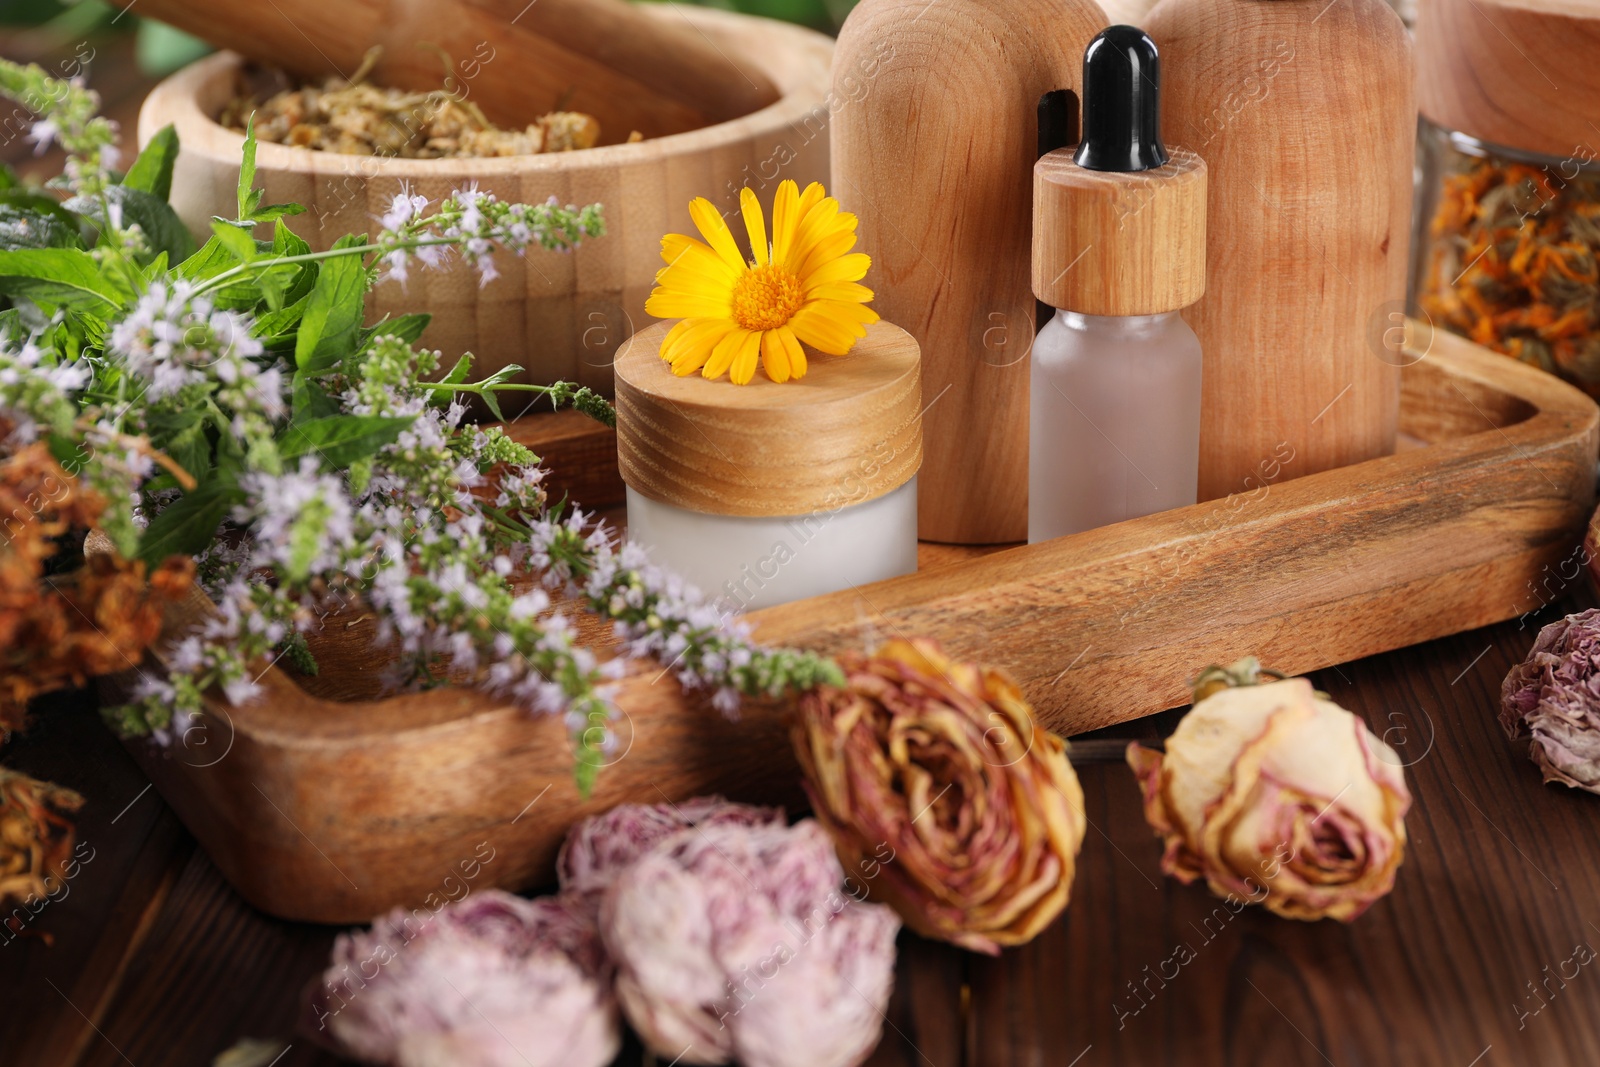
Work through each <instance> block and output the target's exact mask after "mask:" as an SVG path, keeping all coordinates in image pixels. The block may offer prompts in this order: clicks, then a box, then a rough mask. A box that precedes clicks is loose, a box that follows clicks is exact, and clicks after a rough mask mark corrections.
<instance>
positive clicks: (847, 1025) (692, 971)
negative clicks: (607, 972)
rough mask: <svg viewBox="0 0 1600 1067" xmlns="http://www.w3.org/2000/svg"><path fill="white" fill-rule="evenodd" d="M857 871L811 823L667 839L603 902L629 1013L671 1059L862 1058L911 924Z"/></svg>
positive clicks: (704, 829) (825, 1062)
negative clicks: (900, 938) (856, 886)
mask: <svg viewBox="0 0 1600 1067" xmlns="http://www.w3.org/2000/svg"><path fill="white" fill-rule="evenodd" d="M843 881H844V872H843V871H842V870H841V869H840V867H839V861H838V859H837V858H836V857H835V856H834V852H833V845H832V843H831V842H830V841H829V840H828V835H827V834H826V833H825V832H824V831H823V829H822V828H821V827H820V826H818V825H817V824H816V823H815V822H813V821H811V820H806V821H804V822H801V823H798V824H796V825H795V826H792V827H786V826H783V825H781V824H771V823H764V824H757V825H751V826H745V825H738V824H732V823H723V824H720V825H704V826H697V827H694V828H692V829H689V830H684V831H681V832H679V833H677V834H675V835H673V836H672V837H670V838H667V839H666V840H664V841H661V842H660V843H659V844H657V845H656V846H655V848H653V849H652V850H651V851H649V852H648V853H646V854H645V855H644V856H642V857H641V858H639V859H638V860H637V861H636V862H634V863H633V864H632V865H631V866H628V867H627V868H626V869H625V870H623V871H622V872H621V873H620V874H619V875H618V876H617V878H616V880H615V881H614V882H613V884H612V885H611V887H610V888H609V889H608V890H607V891H606V894H605V897H604V901H603V903H602V905H601V912H600V916H601V917H600V928H601V932H602V934H603V935H604V938H605V943H606V947H607V948H608V949H609V950H610V952H611V955H612V958H613V959H614V960H615V961H616V967H617V981H616V990H617V998H618V1000H620V1001H621V1003H622V1008H623V1011H624V1012H625V1013H626V1014H627V1017H628V1021H629V1022H630V1023H632V1024H633V1027H634V1029H635V1030H637V1031H638V1032H639V1035H640V1036H641V1037H642V1038H643V1040H644V1042H645V1044H647V1045H648V1046H649V1047H650V1048H651V1049H652V1050H654V1052H655V1053H656V1054H657V1055H658V1056H659V1057H661V1058H662V1060H663V1062H667V1061H671V1062H676V1063H685V1064H688V1063H696V1064H721V1063H729V1062H731V1061H735V1060H737V1061H738V1062H739V1063H740V1064H742V1065H743V1067H853V1065H855V1064H858V1063H860V1062H861V1061H862V1060H864V1059H865V1058H866V1057H867V1055H868V1054H869V1053H870V1052H871V1051H872V1049H873V1047H874V1046H875V1045H876V1044H877V1043H878V1037H879V1035H880V1033H881V1030H882V1026H883V1018H884V1016H883V1011H884V1008H885V1006H886V1005H887V1004H888V1001H889V991H890V987H891V985H892V983H893V979H894V959H895V952H894V939H895V934H896V933H897V931H898V930H899V928H900V922H899V920H898V919H896V918H895V916H894V913H893V912H892V911H890V910H889V909H888V908H886V907H883V906H882V905H877V904H863V903H860V902H859V901H856V900H854V899H853V898H851V897H850V896H848V895H847V894H845V893H844V892H843V891H842V890H841V885H842V883H843Z"/></svg>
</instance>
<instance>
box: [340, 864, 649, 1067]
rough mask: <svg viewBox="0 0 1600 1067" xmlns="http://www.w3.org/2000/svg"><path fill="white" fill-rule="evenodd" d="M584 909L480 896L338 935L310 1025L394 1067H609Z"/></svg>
mask: <svg viewBox="0 0 1600 1067" xmlns="http://www.w3.org/2000/svg"><path fill="white" fill-rule="evenodd" d="M610 980H611V975H610V966H609V964H608V962H607V960H606V956H605V952H604V950H603V949H602V948H601V945H600V941H599V938H598V937H597V935H596V933H595V929H594V925H593V921H592V919H591V918H590V917H589V915H588V912H587V909H583V908H581V907H576V906H574V905H573V903H572V902H569V901H567V900H565V899H564V898H561V897H541V898H540V899H538V900H525V899H523V898H522V897H517V896H513V895H512V894H510V893H504V892H500V891H499V890H492V889H490V890H482V891H480V892H476V893H473V894H472V895H471V896H469V897H466V898H464V899H463V900H461V901H459V902H457V903H452V904H447V905H445V906H444V907H443V908H441V909H440V910H439V911H438V912H437V913H436V914H434V913H430V912H428V911H426V910H425V909H420V908H419V909H416V910H415V911H410V912H408V911H406V909H404V908H396V909H395V910H394V911H392V912H390V913H389V914H388V915H386V916H383V917H380V918H379V919H377V920H375V921H374V922H373V924H372V929H371V930H370V931H365V932H360V931H358V932H355V933H350V934H343V935H340V937H339V939H338V941H336V942H335V943H334V947H333V958H332V960H331V962H330V964H329V966H328V969H327V970H326V971H325V972H324V974H323V978H322V983H321V985H320V986H319V987H317V989H316V990H315V991H314V992H313V994H312V1001H311V1010H312V1014H313V1018H314V1025H315V1026H316V1028H318V1029H319V1030H326V1031H327V1032H329V1033H331V1034H332V1035H333V1037H334V1038H335V1039H336V1040H337V1041H338V1042H339V1044H340V1045H341V1046H342V1047H343V1048H344V1050H345V1051H346V1052H348V1053H349V1054H350V1055H352V1056H355V1057H357V1058H359V1059H361V1060H363V1061H365V1062H368V1063H381V1064H390V1065H393V1067H462V1065H465V1064H471V1065H473V1067H604V1065H605V1064H608V1063H610V1062H611V1061H612V1059H613V1058H614V1057H615V1056H616V1054H617V1049H618V1047H619V1045H620V1043H621V1033H620V1027H619V1024H618V1021H617V1009H616V1002H615V1001H614V1000H613V999H612V994H611V987H610Z"/></svg>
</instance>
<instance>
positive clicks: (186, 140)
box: [139, 4, 833, 414]
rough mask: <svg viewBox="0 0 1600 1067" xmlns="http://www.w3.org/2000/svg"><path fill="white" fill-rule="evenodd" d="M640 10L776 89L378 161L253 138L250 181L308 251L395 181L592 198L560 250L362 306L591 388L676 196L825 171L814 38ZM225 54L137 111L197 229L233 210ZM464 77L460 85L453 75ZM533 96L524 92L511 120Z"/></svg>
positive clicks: (383, 198)
mask: <svg viewBox="0 0 1600 1067" xmlns="http://www.w3.org/2000/svg"><path fill="white" fill-rule="evenodd" d="M647 10H649V11H650V12H651V13H652V14H653V15H655V16H656V17H658V18H664V19H679V18H688V19H689V20H690V21H691V22H693V23H694V25H695V26H696V27H697V28H698V29H700V30H701V31H703V32H704V33H705V34H706V35H707V36H708V37H710V38H711V39H712V41H713V42H714V43H715V44H716V45H717V47H718V48H719V49H720V50H721V51H722V52H723V53H724V54H726V55H727V56H729V57H730V60H731V61H735V62H738V63H740V64H746V65H748V66H750V67H751V68H753V69H755V70H759V71H760V72H761V73H763V74H765V75H766V76H767V77H768V78H770V79H771V81H772V82H773V84H774V85H776V86H777V88H778V91H779V93H780V96H779V99H778V100H777V102H775V103H773V104H771V105H770V106H768V107H764V108H762V109H761V110H759V111H756V112H754V113H752V114H749V115H745V116H744V117H742V118H738V119H734V120H732V121H730V122H723V123H718V124H717V125H715V126H708V127H706V128H704V129H699V130H691V131H689V132H687V133H680V134H674V135H671V136H667V137H660V138H656V139H655V140H648V141H641V142H639V143H636V144H609V145H603V146H601V147H598V148H592V149H589V150H587V151H581V152H565V153H552V154H550V155H538V156H520V157H509V158H502V159H399V158H380V157H375V156H351V155H340V154H337V153H331V152H315V151H310V150H307V149H301V148H290V147H288V146H285V145H279V144H262V145H260V146H259V148H258V149H257V153H256V175H257V183H258V184H259V185H260V186H262V187H264V188H265V190H266V202H267V203H288V202H292V203H297V204H303V205H305V207H306V213H305V214H303V215H298V216H295V217H293V218H290V219H289V220H288V223H289V226H290V227H291V228H292V229H293V230H294V231H295V232H296V233H298V234H299V235H300V236H301V237H303V238H305V240H306V241H308V242H310V244H311V247H312V248H313V249H315V250H322V249H326V248H329V247H331V246H332V244H333V242H334V241H335V240H336V239H337V238H338V237H340V236H342V235H344V234H346V233H368V234H376V233H377V228H378V222H377V220H378V218H379V216H381V215H382V214H383V213H384V212H385V211H386V210H388V207H389V203H390V201H391V200H392V199H393V197H394V195H395V194H396V193H397V192H399V191H400V188H401V186H402V184H407V185H409V187H410V188H411V189H412V190H413V191H415V192H419V193H421V194H422V195H424V196H426V197H428V198H429V199H430V200H435V201H437V200H438V199H440V198H441V197H445V196H448V195H450V193H451V191H452V190H454V189H457V188H460V187H462V186H464V185H466V184H468V183H470V182H477V183H478V187H479V188H480V189H483V190H485V191H487V192H491V193H494V194H495V195H496V196H497V197H500V198H501V199H502V200H520V201H526V202H529V203H539V202H541V201H544V200H546V199H548V198H549V197H551V196H555V197H556V198H557V199H558V200H560V201H561V202H562V203H568V204H589V203H594V202H596V201H598V202H600V203H602V204H604V205H605V215H606V225H607V234H606V236H605V237H604V238H601V239H600V240H596V241H590V242H586V243H585V244H584V246H583V247H582V248H580V249H579V250H578V251H577V252H575V253H573V254H571V255H565V254H560V253H555V252H545V251H543V250H542V249H535V250H533V251H530V252H529V253H527V256H526V258H525V259H521V258H518V257H515V256H511V255H509V254H502V255H501V256H500V257H499V259H498V261H497V266H498V267H499V269H500V272H501V277H500V278H499V279H497V280H496V281H493V282H491V283H489V284H488V285H487V286H482V287H480V286H479V284H478V277H477V273H476V272H475V271H473V270H472V269H470V268H468V267H465V266H463V265H461V264H460V263H457V264H455V265H454V266H452V267H450V268H447V269H445V270H443V271H436V272H422V271H414V272H413V273H412V275H411V278H410V280H409V281H408V282H407V283H406V285H405V286H404V287H403V288H402V286H401V285H399V284H398V283H395V282H385V283H383V284H380V285H379V286H378V287H377V289H376V290H375V291H374V293H373V295H372V296H371V297H370V298H369V305H368V308H367V310H368V312H369V313H370V314H371V315H374V316H377V315H383V314H390V315H398V314H402V313H404V312H407V311H418V310H425V311H428V312H431V313H432V314H433V324H432V325H431V326H430V327H429V328H428V332H427V333H426V334H425V335H424V337H423V342H424V343H425V344H427V345H428V347H430V348H438V349H441V350H443V352H444V353H445V355H446V356H447V357H449V358H450V359H453V358H454V357H455V356H457V355H459V354H460V353H462V352H472V353H474V354H475V355H476V356H477V357H478V359H477V365H476V370H477V371H478V372H484V371H487V370H492V369H496V368H499V367H503V366H505V365H507V364H509V363H518V364H521V365H522V366H524V367H526V368H528V372H529V380H531V381H534V382H539V383H549V382H553V381H556V380H558V379H566V380H568V381H578V382H581V383H583V384H585V385H589V386H591V387H594V388H597V389H601V390H603V391H604V392H606V393H607V394H609V393H610V392H611V380H612V375H611V361H612V358H613V356H614V354H615V353H616V351H617V349H618V348H619V347H620V346H621V344H622V342H624V341H626V340H627V339H628V337H630V336H631V335H632V333H633V331H634V328H635V327H636V326H637V327H639V328H643V327H644V326H646V325H648V324H649V323H650V322H651V321H652V320H651V319H650V318H649V317H648V316H646V315H645V313H644V301H645V298H646V297H647V296H648V295H649V293H650V289H651V286H652V285H653V284H654V281H655V273H656V270H657V269H658V268H660V266H661V246H660V241H661V236H662V235H663V234H665V233H669V232H678V233H693V232H694V231H693V229H692V228H691V227H692V223H691V222H690V220H689V201H690V200H691V199H692V198H694V197H696V196H704V197H707V198H709V199H710V200H711V201H712V202H713V203H716V204H718V205H719V207H721V208H722V209H723V210H724V211H733V212H737V210H738V202H739V200H738V194H739V189H740V187H741V186H744V185H747V184H748V185H749V186H750V187H751V188H753V189H754V190H755V191H756V192H757V193H758V194H760V195H761V197H762V199H763V200H770V199H771V196H772V194H773V191H774V190H775V189H776V187H777V183H778V182H779V181H782V180H783V179H785V178H793V179H794V180H795V181H797V182H799V183H800V184H801V186H802V187H803V186H804V185H805V184H806V183H807V182H812V181H826V180H827V177H828V124H829V119H830V110H829V104H828V102H827V99H826V98H827V94H828V87H829V74H828V68H829V64H830V62H831V61H832V56H833V42H832V40H831V39H829V38H828V37H826V36H824V35H822V34H819V33H815V32H813V31H811V30H806V29H801V28H799V27H796V26H791V25H788V24H786V23H781V22H774V21H772V20H769V19H761V18H753V17H750V16H746V15H736V14H730V13H727V12H721V11H713V10H706V9H703V8H690V7H685V6H682V5H678V4H672V5H660V6H659V7H658V6H656V5H649V6H648V7H647ZM513 61H514V60H513V58H512V57H509V56H502V57H500V62H507V63H508V62H513ZM242 62H243V61H242V60H241V59H240V57H239V56H237V55H235V54H233V53H231V52H222V53H218V54H216V55H213V56H209V57H207V58H205V59H202V60H200V61H199V62H197V63H194V64H192V65H191V66H189V67H186V68H184V69H183V70H181V71H179V72H178V73H176V74H174V75H172V76H171V77H170V78H168V79H166V80H165V81H163V82H162V83H161V84H160V85H158V86H157V87H156V88H155V90H154V91H153V92H152V93H151V94H150V95H149V97H148V98H147V99H146V100H145V103H144V107H143V108H142V109H141V111H140V112H139V141H140V143H141V144H143V143H144V142H146V141H148V140H149V138H150V137H151V136H153V135H154V134H155V133H156V131H157V130H159V129H161V128H162V127H163V126H165V125H167V124H168V123H172V124H173V125H175V126H176V127H177V131H178V138H179V142H180V146H181V147H180V151H179V154H178V163H177V169H176V171H175V173H174V175H173V183H172V204H173V207H174V208H175V209H176V210H177V212H178V214H179V215H180V216H181V217H182V218H183V220H184V222H185V223H186V224H187V225H188V226H189V228H190V229H191V230H192V231H194V233H195V234H196V235H197V236H199V237H201V238H202V239H203V238H204V237H206V236H209V234H210V225H211V219H212V217H213V216H218V215H220V216H222V217H224V218H232V217H233V216H234V215H235V214H236V213H237V208H236V205H235V198H236V189H237V185H238V174H239V153H240V148H241V146H242V145H243V143H244V137H243V135H242V134H239V133H235V132H234V131H232V130H229V129H226V128H224V127H222V126H220V125H218V124H217V123H216V121H215V117H216V116H217V115H218V114H219V113H220V112H221V111H222V108H223V106H224V105H225V104H226V103H227V101H228V99H229V98H230V97H231V95H232V94H233V92H234V83H235V74H236V72H237V70H238V69H239V66H240V64H241V63H242ZM466 91H467V93H468V99H471V89H470V82H468V83H467V90H466ZM547 107H548V104H547V103H546V102H543V101H538V102H534V101H530V103H529V110H528V115H527V119H528V120H532V119H533V118H535V117H536V116H537V115H538V114H539V113H540V112H542V111H544V110H546V109H547ZM628 132H629V131H628V130H605V131H602V137H603V138H604V139H607V140H612V139H615V140H622V139H624V138H626V136H627V135H628ZM265 233H266V230H265V229H263V230H262V235H265ZM446 365H447V366H448V365H449V364H448V363H447V364H446ZM508 414H509V412H508Z"/></svg>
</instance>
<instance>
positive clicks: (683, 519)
mask: <svg viewBox="0 0 1600 1067" xmlns="http://www.w3.org/2000/svg"><path fill="white" fill-rule="evenodd" d="M628 536H629V537H631V538H633V539H634V540H636V541H638V542H639V543H640V544H644V545H649V546H650V548H651V556H652V557H653V558H654V559H656V560H658V561H660V562H662V563H666V564H669V565H670V566H671V567H672V568H673V569H675V570H676V571H677V572H678V573H679V574H681V575H683V577H685V578H687V579H688V580H689V581H690V582H693V583H694V584H695V585H696V586H698V587H699V588H700V589H702V590H704V591H705V592H707V593H710V594H711V595H712V596H715V597H716V598H717V600H718V602H719V603H720V604H721V605H722V606H723V607H724V608H727V609H733V610H739V611H748V610H754V609H756V608H765V607H771V606H772V605H773V604H785V603H788V602H789V601H791V600H803V599H805V598H806V597H809V596H821V595H822V594H823V593H832V592H836V591H837V590H840V589H849V588H851V587H852V586H858V585H865V584H867V583H868V582H876V581H879V580H881V579H883V578H893V577H894V576H895V575H897V574H910V573H911V572H912V571H914V570H916V569H917V480H916V479H915V478H912V479H911V480H910V481H909V482H907V483H906V484H905V485H902V486H901V487H900V488H898V489H893V490H890V491H889V492H888V493H886V494H884V495H883V496H880V497H877V498H876V499H873V500H868V501H866V502H865V503H861V504H855V505H853V506H849V507H842V508H836V509H834V510H832V511H815V512H811V513H810V514H806V515H784V516H773V517H770V518H767V517H756V516H746V515H707V514H705V513H704V512H699V511H689V510H687V509H685V508H680V507H676V506H675V505H672V504H666V503H662V502H661V501H659V500H651V499H650V498H649V497H647V496H645V495H643V494H642V493H640V492H638V491H637V490H636V489H633V488H632V487H629V489H628Z"/></svg>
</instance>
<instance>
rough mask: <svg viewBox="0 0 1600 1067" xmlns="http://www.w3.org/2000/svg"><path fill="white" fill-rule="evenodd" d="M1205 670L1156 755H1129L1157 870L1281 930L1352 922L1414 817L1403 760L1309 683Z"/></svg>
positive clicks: (1390, 869) (1389, 884)
mask: <svg viewBox="0 0 1600 1067" xmlns="http://www.w3.org/2000/svg"><path fill="white" fill-rule="evenodd" d="M1273 673H1275V672H1264V671H1262V670H1261V669H1260V665H1259V664H1257V663H1256V662H1255V661H1254V660H1253V659H1251V660H1245V661H1241V662H1240V663H1238V664H1235V665H1234V666H1233V667H1230V668H1213V669H1208V670H1207V671H1206V672H1205V673H1204V674H1203V675H1202V676H1201V678H1200V680H1199V681H1197V683H1196V686H1195V692H1196V694H1197V696H1199V695H1200V694H1205V693H1209V695H1205V696H1200V697H1199V699H1197V700H1196V702H1195V705H1194V707H1193V708H1192V709H1191V710H1190V711H1189V713H1188V714H1187V715H1185V716H1184V718H1183V721H1181V722H1180V723H1179V724H1178V729H1177V731H1176V732H1175V733H1174V734H1173V735H1172V736H1171V737H1169V738H1168V739H1167V745H1166V752H1165V754H1163V753H1159V752H1153V751H1151V750H1149V749H1146V748H1144V747H1143V746H1141V745H1137V744H1133V745H1129V746H1128V752H1127V758H1128V764H1129V766H1131V767H1132V768H1133V770H1134V772H1135V773H1136V774H1137V775H1138V777H1139V781H1140V785H1141V787H1142V788H1143V790H1144V805H1145V818H1146V820H1147V821H1148V822H1149V823H1150V826H1151V828H1152V829H1153V830H1155V831H1156V833H1157V834H1159V835H1160V836H1161V838H1162V839H1163V842H1164V844H1165V851H1164V853H1163V855H1162V857H1161V867H1162V870H1164V871H1166V873H1168V874H1170V875H1172V876H1173V877H1175V878H1177V879H1178V880H1179V881H1180V882H1184V883H1186V884H1187V883H1189V882H1193V881H1195V880H1196V879H1199V878H1204V879H1205V881H1206V885H1207V886H1208V887H1209V888H1210V889H1211V891H1212V892H1213V893H1215V894H1216V895H1218V896H1220V897H1224V898H1226V899H1228V900H1230V901H1238V902H1240V906H1241V907H1242V906H1243V904H1244V903H1253V904H1262V905H1264V906H1265V907H1266V908H1267V910H1269V911H1271V912H1273V913H1275V914H1277V915H1281V916H1283V917H1285V918H1289V919H1303V920H1315V919H1323V918H1334V919H1339V920H1342V921H1345V922H1349V921H1351V920H1353V919H1355V918H1356V917H1357V916H1359V915H1360V914H1361V913H1362V912H1364V911H1366V910H1367V908H1369V907H1370V906H1371V905H1372V904H1373V902H1374V901H1376V900H1378V899H1379V898H1380V897H1382V896H1384V895H1385V894H1386V893H1388V892H1389V890H1391V889H1392V888H1394V879H1395V873H1396V871H1397V870H1398V869H1399V867H1400V862H1401V860H1402V859H1403V858H1404V855H1405V843H1406V828H1405V821H1404V820H1405V814H1406V810H1407V809H1408V808H1409V807H1410V805H1411V794H1410V792H1409V791H1408V790H1407V789H1406V784H1405V775H1404V772H1403V771H1402V770H1401V766H1400V759H1399V757H1398V756H1397V755H1395V753H1394V751H1393V750H1392V749H1390V748H1389V746H1387V745H1385V744H1384V743H1383V742H1382V741H1381V740H1379V739H1378V738H1377V737H1374V736H1373V735H1372V733H1371V731H1369V730H1368V729H1367V727H1366V724H1365V723H1363V722H1362V721H1361V720H1360V719H1358V718H1357V717H1356V716H1354V715H1352V714H1351V713H1350V712H1348V711H1346V710H1344V709H1343V708H1341V707H1339V706H1338V705H1337V704H1334V703H1333V702H1332V701H1331V700H1329V699H1327V698H1326V696H1324V695H1323V694H1320V693H1317V692H1315V691H1314V690H1313V689H1312V688H1311V683H1310V682H1309V681H1307V680H1306V679H1304V678H1289V679H1285V680H1278V681H1262V678H1263V677H1264V676H1265V677H1267V678H1270V677H1272V675H1273Z"/></svg>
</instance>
